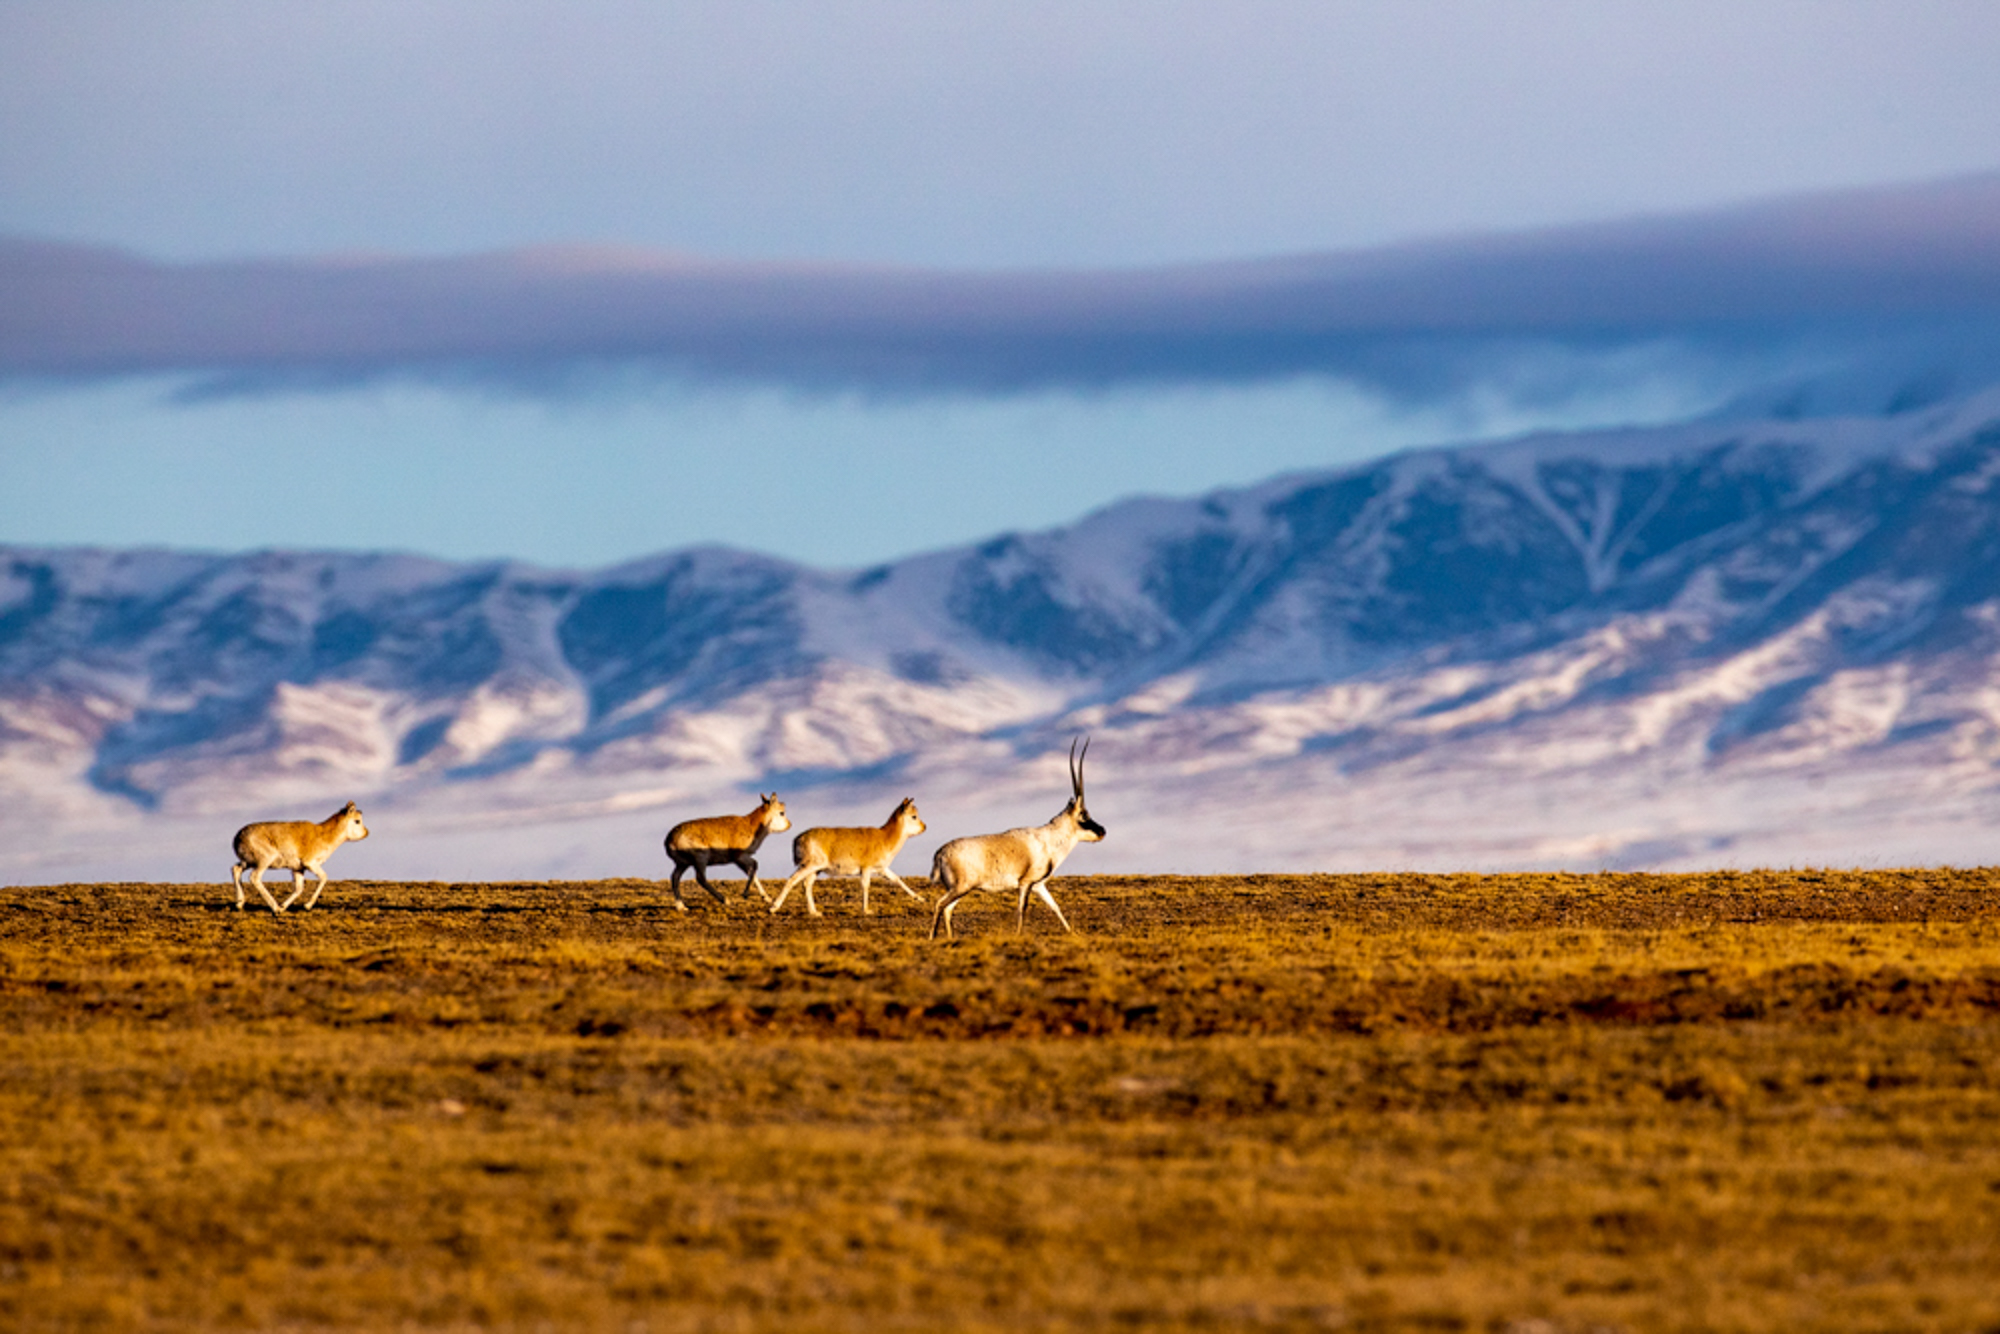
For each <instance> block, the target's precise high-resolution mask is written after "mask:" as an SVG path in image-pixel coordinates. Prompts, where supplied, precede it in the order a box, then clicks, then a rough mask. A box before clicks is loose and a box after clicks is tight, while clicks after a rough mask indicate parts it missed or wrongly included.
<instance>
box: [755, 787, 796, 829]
mask: <svg viewBox="0 0 2000 1334" xmlns="http://www.w3.org/2000/svg"><path fill="white" fill-rule="evenodd" d="M757 796H758V797H759V799H760V800H761V801H762V803H763V804H762V805H760V806H758V807H757V819H758V821H759V822H760V823H761V824H762V825H763V826H764V827H765V828H766V829H768V830H770V831H771V832H772V833H774V834H782V833H784V832H785V831H786V830H787V829H790V828H791V827H792V822H791V819H790V817H788V816H787V815H786V814H785V803H784V802H782V801H779V800H778V794H777V793H775V792H773V793H772V794H771V795H770V796H768V797H766V796H764V794H763V793H761V792H760V793H758V794H757Z"/></svg>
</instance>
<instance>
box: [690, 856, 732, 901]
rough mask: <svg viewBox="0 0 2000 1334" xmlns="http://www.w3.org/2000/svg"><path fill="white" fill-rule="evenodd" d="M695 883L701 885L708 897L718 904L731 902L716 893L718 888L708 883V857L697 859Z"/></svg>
mask: <svg viewBox="0 0 2000 1334" xmlns="http://www.w3.org/2000/svg"><path fill="white" fill-rule="evenodd" d="M694 882H695V883H696V884H697V885H700V886H701V887H702V888H703V889H705V890H707V891H708V896H709V897H710V898H712V899H714V900H715V901H716V902H717V903H727V902H729V900H728V899H725V898H723V897H722V895H721V894H719V893H717V892H716V888H715V886H714V885H711V884H709V883H708V859H707V858H706V857H697V858H696V859H695V863H694Z"/></svg>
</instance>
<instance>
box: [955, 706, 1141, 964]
mask: <svg viewBox="0 0 2000 1334" xmlns="http://www.w3.org/2000/svg"><path fill="white" fill-rule="evenodd" d="M1088 754H1090V742H1088V741H1085V742H1084V743H1083V754H1082V755H1079V754H1077V750H1076V742H1074V741H1072V742H1070V743H1069V786H1070V793H1071V796H1070V799H1069V805H1067V806H1065V807H1063V808H1062V810H1061V811H1059V812H1058V813H1057V814H1056V818H1055V819H1053V820H1051V821H1049V822H1048V823H1047V824H1045V825H1037V826H1035V827H1034V828H1032V829H1009V830H1008V831H1007V832H1006V833H1004V834H977V835H974V836H973V837H971V838H955V839H953V840H952V841H951V842H949V843H947V844H945V845H944V846H943V847H941V848H939V849H938V850H937V856H936V857H934V858H932V859H931V879H932V880H933V881H934V882H935V883H937V884H939V885H941V886H943V887H944V894H943V896H942V897H940V898H939V899H938V904H937V912H936V913H934V914H933V915H932V917H931V937H930V938H931V939H932V940H936V939H937V933H938V927H940V926H942V927H944V934H945V937H946V938H947V939H949V938H951V936H952V935H953V934H954V933H953V931H952V929H951V913H952V909H953V908H955V907H957V906H958V901H959V900H960V899H962V898H964V897H965V896H966V895H967V894H970V893H971V892H972V891H973V890H975V889H987V890H992V891H993V892H995V893H1004V892H1005V891H1007V890H1010V889H1011V890H1018V891H1019V892H1020V895H1021V901H1020V904H1019V906H1018V907H1017V908H1016V909H1015V912H1014V927H1015V929H1016V930H1026V929H1027V926H1028V895H1030V894H1033V895H1034V896H1035V897H1036V898H1038V899H1040V900H1041V901H1042V902H1043V903H1046V904H1048V905H1049V910H1050V911H1051V912H1053V913H1055V915H1056V920H1057V921H1058V922H1061V923H1062V929H1063V930H1065V931H1068V930H1069V929H1070V924H1069V919H1068V918H1067V917H1064V916H1063V910H1062V907H1061V905H1060V904H1058V903H1057V902H1056V900H1055V896H1054V895H1053V894H1050V893H1049V877H1050V876H1052V875H1054V874H1055V873H1056V868H1057V867H1058V866H1061V865H1062V864H1063V858H1065V857H1067V856H1069V854H1070V850H1071V849H1073V848H1074V847H1076V845H1077V844H1079V843H1095V842H1097V841H1098V840H1099V839H1101V838H1103V837H1104V826H1103V825H1101V824H1099V823H1097V821H1095V820H1093V819H1091V818H1090V812H1089V811H1088V810H1087V809H1085V807H1084V804H1083V760H1084V756H1086V755H1088Z"/></svg>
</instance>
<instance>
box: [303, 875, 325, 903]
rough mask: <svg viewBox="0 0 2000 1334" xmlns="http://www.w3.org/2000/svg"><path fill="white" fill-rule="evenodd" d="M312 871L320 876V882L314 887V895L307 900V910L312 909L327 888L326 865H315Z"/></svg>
mask: <svg viewBox="0 0 2000 1334" xmlns="http://www.w3.org/2000/svg"><path fill="white" fill-rule="evenodd" d="M312 873H313V874H314V875H316V876H318V877H319V884H318V885H316V886H314V887H313V896H312V897H311V898H309V899H307V900H306V911H307V912H311V911H312V906H313V905H314V904H315V903H318V902H319V896H320V894H321V892H322V891H324V890H325V889H326V868H325V867H324V866H315V867H313V868H312Z"/></svg>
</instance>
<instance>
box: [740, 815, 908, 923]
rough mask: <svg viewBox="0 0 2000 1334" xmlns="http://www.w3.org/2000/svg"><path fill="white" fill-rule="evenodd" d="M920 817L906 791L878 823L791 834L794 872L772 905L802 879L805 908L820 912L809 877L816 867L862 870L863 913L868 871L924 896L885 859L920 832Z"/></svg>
mask: <svg viewBox="0 0 2000 1334" xmlns="http://www.w3.org/2000/svg"><path fill="white" fill-rule="evenodd" d="M924 829H925V825H924V821H923V817H922V816H920V815H918V814H917V799H916V798H915V797H904V798H903V799H902V801H900V802H898V803H897V805H896V809H895V810H893V811H890V812H889V818H888V819H887V820H885V821H883V823H882V827H881V828H880V829H808V830H806V831H805V833H803V834H800V835H799V836H798V837H797V838H795V839H793V840H792V865H794V866H796V867H798V868H799V869H798V870H796V871H794V872H792V878H791V879H789V880H787V881H786V882H785V886H784V888H783V889H780V890H779V891H778V901H777V902H776V903H773V904H772V905H771V911H772V912H774V913H775V912H776V911H778V909H780V908H782V907H784V906H785V898H786V896H787V895H789V894H790V893H791V892H792V887H793V886H794V885H798V884H801V883H803V884H804V885H805V887H806V911H807V912H809V913H811V914H812V915H813V916H814V917H818V916H819V915H820V911H819V905H818V904H817V903H815V902H813V881H814V880H816V879H818V878H819V875H820V872H822V871H832V872H834V873H835V874H836V875H853V874H854V873H855V872H857V871H859V872H860V873H861V915H862V916H864V917H866V916H868V877H869V876H871V875H874V874H876V873H877V872H880V873H881V875H882V876H883V878H884V879H886V880H888V881H889V883H890V884H892V885H894V886H895V887H896V888H897V889H900V890H902V891H903V892H904V893H905V894H908V895H909V896H910V897H911V898H913V899H917V900H919V901H921V900H922V898H923V895H921V894H919V893H917V891H916V890H914V889H911V888H910V887H909V886H908V885H906V884H904V883H903V877H901V876H899V875H897V874H896V873H895V872H894V871H892V870H890V869H889V863H890V862H892V861H894V860H896V854H897V853H899V852H901V851H902V850H903V844H905V843H907V842H909V840H910V835H912V834H921V833H923V832H924Z"/></svg>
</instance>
